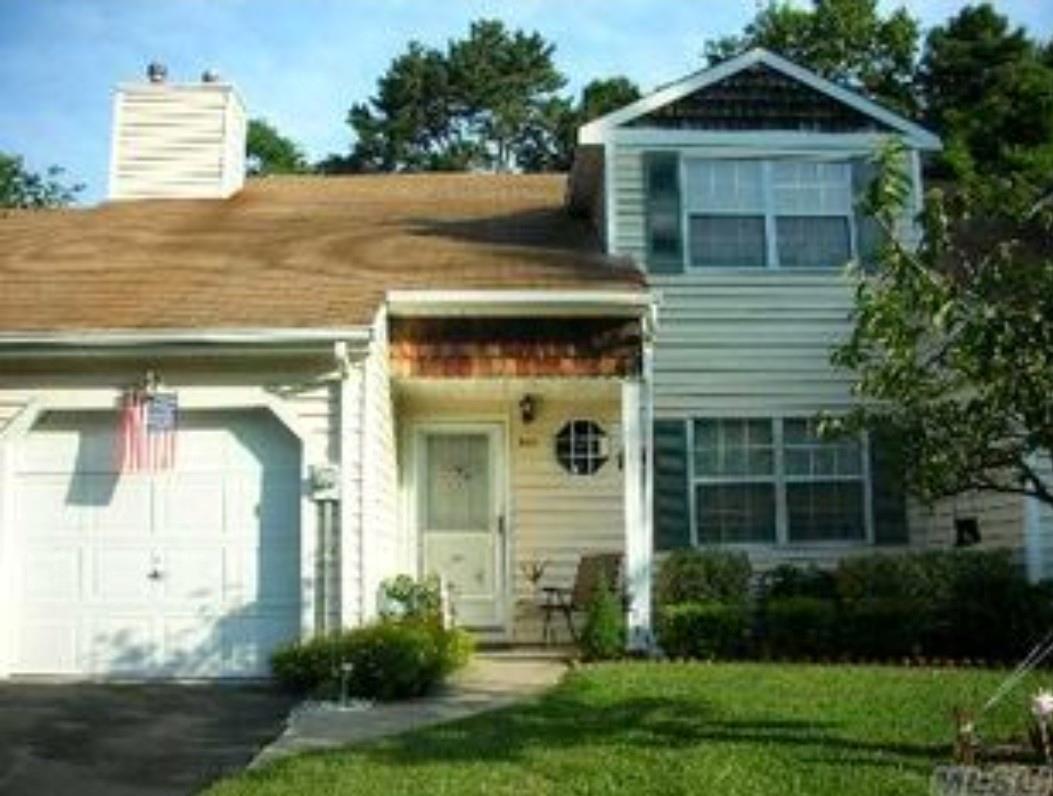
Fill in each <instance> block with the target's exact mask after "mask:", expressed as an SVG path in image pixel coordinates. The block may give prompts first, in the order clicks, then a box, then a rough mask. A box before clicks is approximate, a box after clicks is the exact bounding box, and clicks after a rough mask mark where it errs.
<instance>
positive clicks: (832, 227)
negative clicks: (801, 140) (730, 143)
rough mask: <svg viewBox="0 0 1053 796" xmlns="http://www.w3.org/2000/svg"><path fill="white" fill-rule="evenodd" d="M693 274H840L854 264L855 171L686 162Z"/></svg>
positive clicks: (807, 164) (803, 164)
mask: <svg viewBox="0 0 1053 796" xmlns="http://www.w3.org/2000/svg"><path fill="white" fill-rule="evenodd" d="M683 182H684V185H683V188H684V190H683V214H684V217H685V223H684V228H685V229H686V231H687V252H686V259H687V263H688V265H689V266H691V267H694V268H840V267H842V266H843V265H845V263H847V262H848V261H849V260H850V259H852V256H853V252H854V249H855V246H854V243H853V241H854V237H855V230H854V219H853V216H854V209H853V188H852V167H851V164H849V163H847V162H827V161H817V160H799V159H798V160H793V159H785V160H734V159H698V158H693V159H686V160H685V161H684V163H683Z"/></svg>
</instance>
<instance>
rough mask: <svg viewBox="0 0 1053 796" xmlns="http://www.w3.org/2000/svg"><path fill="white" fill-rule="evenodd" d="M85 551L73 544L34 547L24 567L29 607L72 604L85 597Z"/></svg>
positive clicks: (23, 586) (25, 589) (24, 583)
mask: <svg viewBox="0 0 1053 796" xmlns="http://www.w3.org/2000/svg"><path fill="white" fill-rule="evenodd" d="M81 564H82V552H81V550H80V548H78V547H73V546H69V545H56V546H55V547H53V548H50V549H46V550H35V549H31V550H30V551H29V552H28V553H27V554H26V556H25V566H24V567H23V570H22V578H23V584H22V594H23V595H24V596H25V601H26V603H27V609H28V608H30V607H31V606H35V605H38V604H41V603H45V604H47V603H60V604H61V603H72V602H76V601H77V600H80V599H82V598H83V596H84V593H83V590H82V583H81Z"/></svg>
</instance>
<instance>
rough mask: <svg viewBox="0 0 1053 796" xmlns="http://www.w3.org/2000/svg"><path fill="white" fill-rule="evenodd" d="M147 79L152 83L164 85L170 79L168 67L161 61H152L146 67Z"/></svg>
mask: <svg viewBox="0 0 1053 796" xmlns="http://www.w3.org/2000/svg"><path fill="white" fill-rule="evenodd" d="M146 77H147V79H148V80H149V81H150V82H151V83H164V82H165V80H166V79H167V78H168V67H167V66H165V65H164V64H163V63H161V62H160V61H151V62H150V65H149V66H147V67H146Z"/></svg>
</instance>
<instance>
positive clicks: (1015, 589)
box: [836, 550, 1053, 660]
mask: <svg viewBox="0 0 1053 796" xmlns="http://www.w3.org/2000/svg"><path fill="white" fill-rule="evenodd" d="M836 581H837V589H838V595H839V597H840V598H841V601H842V605H843V613H844V629H845V631H846V632H845V643H846V647H847V651H848V652H850V653H852V654H856V655H864V656H868V657H886V656H887V657H891V656H898V655H906V654H911V653H919V654H922V655H926V656H935V657H955V658H984V659H989V660H1011V659H1014V658H1018V657H1020V656H1021V655H1023V654H1026V652H1027V650H1028V649H1029V648H1030V646H1031V645H1032V644H1033V643H1035V641H1037V640H1038V639H1039V638H1040V637H1041V636H1042V635H1043V634H1044V633H1045V631H1046V628H1047V627H1048V625H1049V623H1050V620H1051V618H1053V614H1051V607H1050V606H1051V600H1050V596H1049V589H1048V587H1043V586H1035V585H1032V584H1030V583H1028V582H1027V580H1026V579H1025V578H1024V575H1023V573H1022V572H1020V570H1019V569H1018V568H1017V567H1016V566H1015V565H1014V563H1013V561H1012V558H1011V554H1010V552H1009V551H1006V550H934V551H926V552H922V553H906V554H899V555H887V554H885V555H881V554H875V555H870V556H863V557H860V558H853V559H848V560H845V561H843V562H842V563H841V565H840V566H839V567H838V570H837V574H836Z"/></svg>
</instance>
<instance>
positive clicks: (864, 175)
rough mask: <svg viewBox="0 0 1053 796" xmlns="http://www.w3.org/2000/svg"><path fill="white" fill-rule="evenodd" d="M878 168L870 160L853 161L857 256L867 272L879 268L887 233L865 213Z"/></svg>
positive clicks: (875, 220)
mask: <svg viewBox="0 0 1053 796" xmlns="http://www.w3.org/2000/svg"><path fill="white" fill-rule="evenodd" d="M877 176H878V166H877V164H876V163H874V162H873V161H872V160H871V159H870V158H856V159H855V160H853V161H852V193H853V194H854V199H855V221H856V254H857V255H858V257H859V262H860V264H861V265H862V266H863V267H864V268H866V269H867V270H872V269H874V268H875V267H876V266H877V262H878V258H879V256H880V254H881V247H882V246H883V245H884V244H885V231H884V230H883V229H882V228H881V225H880V224H879V223H878V221H877V219H876V218H874V217H873V216H872V215H870V214H869V213H867V212H865V210H864V205H865V204H866V198H867V192H868V191H869V190H870V185H871V183H872V182H874V180H875V179H877Z"/></svg>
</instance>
